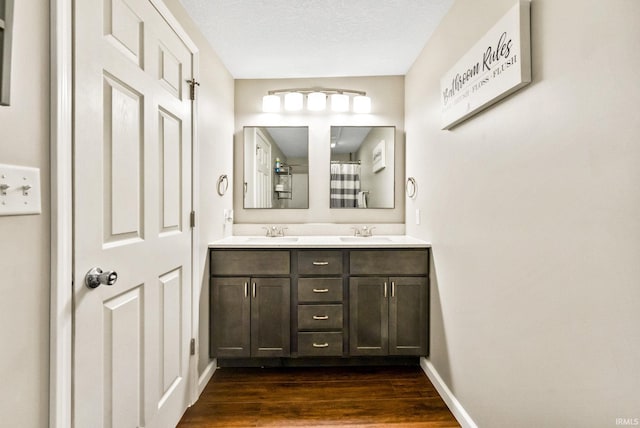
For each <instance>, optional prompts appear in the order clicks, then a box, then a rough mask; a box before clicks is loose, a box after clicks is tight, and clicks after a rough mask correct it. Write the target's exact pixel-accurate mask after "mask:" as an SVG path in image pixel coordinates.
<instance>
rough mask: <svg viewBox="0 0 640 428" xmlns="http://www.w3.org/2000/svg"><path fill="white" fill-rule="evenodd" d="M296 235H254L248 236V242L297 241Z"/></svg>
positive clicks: (273, 242)
mask: <svg viewBox="0 0 640 428" xmlns="http://www.w3.org/2000/svg"><path fill="white" fill-rule="evenodd" d="M297 240H298V237H296V236H274V237H271V236H254V237H250V238H247V242H265V243H272V244H275V243H276V242H296V241H297Z"/></svg>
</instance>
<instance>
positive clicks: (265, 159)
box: [244, 126, 309, 208]
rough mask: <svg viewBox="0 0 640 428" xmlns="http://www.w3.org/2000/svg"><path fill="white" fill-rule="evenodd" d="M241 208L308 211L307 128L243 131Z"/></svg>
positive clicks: (245, 129) (259, 128) (252, 127)
mask: <svg viewBox="0 0 640 428" xmlns="http://www.w3.org/2000/svg"><path fill="white" fill-rule="evenodd" d="M244 207H245V208H309V128H307V127H306V126H275V127H266V126H263V127H256V126H247V127H245V128H244Z"/></svg>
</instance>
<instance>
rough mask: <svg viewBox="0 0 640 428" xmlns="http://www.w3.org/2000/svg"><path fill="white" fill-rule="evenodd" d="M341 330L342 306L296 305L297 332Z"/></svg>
mask: <svg viewBox="0 0 640 428" xmlns="http://www.w3.org/2000/svg"><path fill="white" fill-rule="evenodd" d="M341 328H342V305H298V330H332V329H341Z"/></svg>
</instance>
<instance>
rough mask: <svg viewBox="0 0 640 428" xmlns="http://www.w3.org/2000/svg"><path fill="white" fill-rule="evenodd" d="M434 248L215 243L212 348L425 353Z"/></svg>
mask: <svg viewBox="0 0 640 428" xmlns="http://www.w3.org/2000/svg"><path fill="white" fill-rule="evenodd" d="M428 251H429V250H428V249H426V248H416V249H413V248H412V249H407V248H394V249H366V250H365V249H342V248H339V249H302V248H301V249H286V250H285V249H277V250H276V249H274V250H266V249H265V250H253V249H212V250H211V251H210V261H211V293H210V298H211V301H210V304H211V306H210V311H211V312H210V313H211V318H210V322H211V356H213V357H219V358H247V357H290V356H292V357H350V356H353V357H358V356H423V355H428V313H429V312H428V301H429V300H428V299H429V288H428V269H429V256H428V254H429V252H428Z"/></svg>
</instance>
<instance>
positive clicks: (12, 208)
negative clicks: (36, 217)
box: [0, 164, 41, 216]
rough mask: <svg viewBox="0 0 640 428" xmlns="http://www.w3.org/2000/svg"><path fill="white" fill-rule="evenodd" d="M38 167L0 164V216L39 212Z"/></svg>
mask: <svg viewBox="0 0 640 428" xmlns="http://www.w3.org/2000/svg"><path fill="white" fill-rule="evenodd" d="M40 188H41V186H40V168H30V167H26V166H15V165H4V164H0V216H3V215H25V214H40V213H41V207H40Z"/></svg>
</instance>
